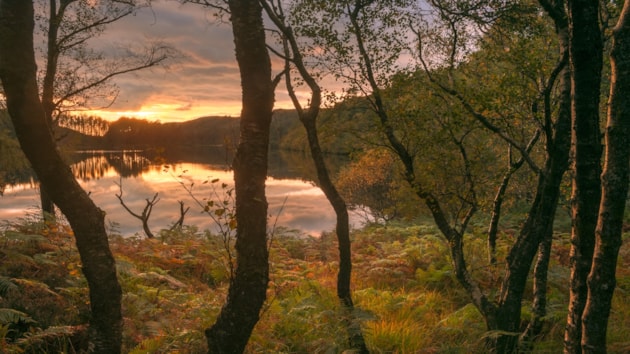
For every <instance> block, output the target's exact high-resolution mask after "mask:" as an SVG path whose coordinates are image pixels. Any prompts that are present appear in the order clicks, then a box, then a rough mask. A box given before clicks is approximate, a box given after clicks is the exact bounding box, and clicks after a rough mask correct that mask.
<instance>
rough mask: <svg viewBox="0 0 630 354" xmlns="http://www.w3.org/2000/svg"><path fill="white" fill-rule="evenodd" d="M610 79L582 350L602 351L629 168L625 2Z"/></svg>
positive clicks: (629, 23) (628, 6)
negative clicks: (593, 251)
mask: <svg viewBox="0 0 630 354" xmlns="http://www.w3.org/2000/svg"><path fill="white" fill-rule="evenodd" d="M610 59H611V64H612V76H611V87H610V101H609V103H610V104H609V105H608V123H607V127H606V157H605V160H604V161H605V165H604V173H603V175H602V201H601V205H600V213H599V220H598V224H597V230H596V233H595V234H596V237H597V241H596V242H597V243H596V246H595V255H594V257H593V265H592V268H591V273H590V274H589V277H588V300H587V302H586V306H585V308H584V314H583V316H582V352H583V353H605V352H606V329H607V327H608V316H609V314H610V306H611V301H612V296H613V292H614V290H615V285H616V280H615V271H616V267H617V256H618V254H619V247H620V246H621V233H622V226H623V214H624V210H625V207H626V196H627V194H628V173H629V171H628V168H629V166H630V164H629V163H630V101H629V100H628V97H630V1H626V2H625V4H624V7H623V11H622V14H621V17H620V19H619V22H618V23H617V26H616V27H615V29H614V31H613V49H612V52H611V54H610Z"/></svg>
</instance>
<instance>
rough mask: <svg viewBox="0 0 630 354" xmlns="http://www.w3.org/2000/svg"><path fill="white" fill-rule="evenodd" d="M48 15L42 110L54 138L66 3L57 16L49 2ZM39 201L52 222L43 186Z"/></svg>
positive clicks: (54, 5)
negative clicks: (57, 84)
mask: <svg viewBox="0 0 630 354" xmlns="http://www.w3.org/2000/svg"><path fill="white" fill-rule="evenodd" d="M48 4H49V9H48V10H49V11H50V13H49V15H48V34H47V41H48V42H47V47H46V72H45V74H44V79H43V80H42V95H41V100H42V107H43V108H44V114H45V116H46V125H47V126H48V128H49V129H50V131H51V133H52V134H53V138H54V129H53V117H52V116H53V112H54V110H55V103H54V89H55V76H56V75H57V63H58V61H59V47H58V46H57V37H58V34H59V24H60V20H59V19H60V16H61V17H63V13H64V12H65V9H66V7H67V6H68V3H62V4H61V8H60V9H59V15H58V13H57V1H56V0H49V1H48ZM39 200H40V202H41V207H42V215H43V217H44V220H48V219H50V220H54V218H55V203H54V202H53V201H52V199H51V198H50V196H49V195H48V192H47V191H46V187H45V186H44V185H40V186H39Z"/></svg>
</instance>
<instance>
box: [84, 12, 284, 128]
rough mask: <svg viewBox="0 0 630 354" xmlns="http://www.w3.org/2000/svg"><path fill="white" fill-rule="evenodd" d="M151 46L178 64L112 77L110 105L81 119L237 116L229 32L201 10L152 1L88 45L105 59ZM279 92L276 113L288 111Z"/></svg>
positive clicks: (238, 105)
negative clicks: (163, 47) (114, 93)
mask: <svg viewBox="0 0 630 354" xmlns="http://www.w3.org/2000/svg"><path fill="white" fill-rule="evenodd" d="M155 40H159V41H161V42H164V43H166V44H169V45H170V46H172V47H174V48H175V49H177V50H178V51H179V52H180V53H181V58H179V59H178V60H177V61H176V62H174V63H171V64H170V65H169V66H168V67H167V68H162V67H160V68H152V69H149V70H144V71H141V72H136V73H133V74H126V75H123V76H119V77H116V78H115V79H114V83H115V84H116V85H117V86H118V87H119V89H120V92H119V94H118V97H117V99H116V101H115V102H114V104H113V105H111V106H109V107H107V108H100V109H99V107H92V108H93V109H92V110H90V111H88V112H85V113H88V114H95V115H98V116H101V117H102V118H105V119H107V120H116V119H118V118H119V117H121V116H127V117H137V118H144V119H147V120H150V121H154V120H160V121H164V122H166V121H182V120H189V119H194V118H198V117H202V116H209V115H218V116H238V115H239V114H240V110H241V88H240V76H239V72H238V67H237V64H236V61H235V58H234V45H233V42H232V32H231V28H230V26H229V25H228V24H216V23H214V18H213V15H212V13H211V12H209V11H208V10H205V9H204V8H203V7H201V6H199V5H191V4H187V5H183V6H182V5H180V4H178V3H177V2H173V1H155V2H154V3H153V5H152V8H151V9H143V10H141V11H140V12H139V13H138V14H136V15H135V16H129V17H127V18H125V19H123V20H121V21H118V22H116V23H114V24H112V25H111V26H110V27H109V28H108V29H107V31H106V32H105V33H104V34H103V35H102V36H100V37H98V38H95V39H93V40H92V42H91V45H92V46H93V47H94V48H95V49H96V50H99V51H102V52H105V53H107V52H108V51H114V50H115V48H117V47H118V48H119V47H120V46H123V47H124V46H125V45H129V46H134V45H135V46H137V45H138V44H140V45H141V44H143V43H147V42H149V41H155ZM276 61H277V59H276ZM276 71H277V70H276ZM283 87H284V85H282V84H281V85H279V90H278V92H277V94H276V105H275V107H276V108H292V104H291V102H290V101H289V100H288V97H287V96H286V94H283V93H282V92H281V89H282V88H283Z"/></svg>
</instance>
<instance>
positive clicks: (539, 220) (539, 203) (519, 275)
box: [496, 1, 571, 353]
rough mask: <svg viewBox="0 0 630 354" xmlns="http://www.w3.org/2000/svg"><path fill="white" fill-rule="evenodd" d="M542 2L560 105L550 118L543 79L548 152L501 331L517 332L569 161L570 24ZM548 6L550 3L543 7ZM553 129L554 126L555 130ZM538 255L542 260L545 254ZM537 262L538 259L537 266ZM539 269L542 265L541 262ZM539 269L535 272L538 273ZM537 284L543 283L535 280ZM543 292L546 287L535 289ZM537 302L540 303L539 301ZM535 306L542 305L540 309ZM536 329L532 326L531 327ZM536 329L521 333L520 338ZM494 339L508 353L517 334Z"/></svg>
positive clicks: (511, 263) (509, 283) (513, 263)
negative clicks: (554, 44) (552, 35)
mask: <svg viewBox="0 0 630 354" xmlns="http://www.w3.org/2000/svg"><path fill="white" fill-rule="evenodd" d="M541 3H543V7H545V9H546V10H547V12H549V13H550V15H551V17H552V19H553V20H554V23H555V25H556V33H557V35H558V42H559V47H560V54H561V58H562V59H561V60H560V61H559V63H558V65H557V67H556V72H557V75H558V76H557V77H558V80H557V81H558V84H557V87H558V92H559V103H558V104H559V107H558V113H557V118H556V121H555V124H552V122H551V111H552V109H551V104H550V101H551V99H550V96H551V92H552V91H553V87H554V82H553V81H552V80H550V82H549V83H548V84H547V87H546V89H545V92H543V99H544V101H545V115H546V117H547V118H546V119H545V121H546V125H547V127H546V131H547V133H546V134H547V149H546V151H547V156H546V161H545V166H544V168H543V170H542V171H541V173H540V176H539V181H538V187H537V189H536V197H535V198H534V202H533V204H532V206H531V208H530V211H529V213H528V217H527V219H526V220H525V223H524V225H523V227H522V229H521V231H520V233H519V236H518V238H517V240H516V243H515V244H514V246H513V247H512V249H511V250H510V253H509V255H508V257H507V266H506V272H505V277H504V280H503V284H502V287H501V296H500V299H499V305H498V306H499V310H498V323H499V325H500V329H501V330H502V331H507V332H513V333H514V332H518V331H519V330H520V313H521V305H522V299H523V293H524V290H525V285H526V282H527V276H528V274H529V270H530V268H531V264H532V262H533V259H534V256H535V255H536V252H537V251H538V250H540V249H542V250H544V249H545V248H544V247H543V246H541V243H542V242H545V240H547V242H548V241H549V239H550V238H551V234H552V231H553V222H554V218H555V212H556V209H557V205H558V199H559V195H560V184H561V183H562V177H563V175H564V173H565V171H566V170H567V168H568V165H569V150H570V145H571V110H570V107H571V86H570V85H571V80H570V72H569V70H568V67H567V65H566V60H567V59H568V23H567V19H566V16H565V14H564V10H563V6H564V5H563V4H562V2H561V1H556V2H553V4H551V3H547V2H543V1H541ZM545 5H549V6H551V7H547V6H545ZM554 128H555V129H554ZM542 256H543V257H542V258H541V260H542V261H544V260H545V257H544V254H543V255H542ZM538 266H539V265H538V264H537V267H538ZM541 266H542V268H539V271H542V270H544V269H545V267H544V265H541ZM542 275H543V274H542V273H539V274H538V276H542ZM538 284H539V286H543V284H542V283H541V282H540V280H539V281H538ZM539 290H540V291H541V292H544V291H545V290H546V289H539ZM538 305H539V306H541V305H543V303H541V302H540V300H539V303H538ZM539 311H541V309H540V308H539ZM531 330H534V328H531ZM533 333H534V332H531V333H525V335H524V336H523V339H529V338H527V336H529V335H532V334H533ZM504 337H505V338H501V336H500V337H499V338H498V341H497V343H496V349H497V350H496V352H498V353H502V352H512V351H514V350H515V347H514V346H515V345H516V337H515V336H504Z"/></svg>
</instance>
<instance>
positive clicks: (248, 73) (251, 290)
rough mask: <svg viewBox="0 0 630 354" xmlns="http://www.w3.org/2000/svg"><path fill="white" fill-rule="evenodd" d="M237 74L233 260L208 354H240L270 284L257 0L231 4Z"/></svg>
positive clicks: (266, 91) (263, 67)
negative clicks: (240, 96) (239, 95)
mask: <svg viewBox="0 0 630 354" xmlns="http://www.w3.org/2000/svg"><path fill="white" fill-rule="evenodd" d="M229 7H230V13H231V21H232V30H233V33H234V43H235V47H236V59H237V61H238V65H239V69H240V72H241V85H242V88H243V108H242V112H241V123H240V124H241V125H240V131H241V137H240V142H239V146H238V149H237V152H236V156H235V158H234V182H235V192H236V221H237V225H238V226H237V230H236V245H235V247H236V257H237V265H236V270H235V273H234V278H233V279H232V281H231V282H230V289H229V291H228V297H227V302H226V304H225V305H224V306H223V309H222V310H221V313H220V314H219V317H218V318H217V321H216V323H215V324H214V325H213V326H212V327H210V328H208V329H207V330H206V338H207V341H208V351H209V353H230V354H232V353H242V352H243V350H244V349H245V346H246V345H247V341H248V340H249V337H250V335H251V333H252V330H253V328H254V326H255V325H256V323H257V322H258V319H259V314H260V309H261V308H262V305H263V303H264V302H265V298H266V291H267V283H268V281H269V261H268V257H269V255H268V250H267V200H266V197H265V179H266V177H267V157H268V156H267V155H268V147H269V125H270V123H271V112H272V109H273V102H274V96H273V90H274V88H273V85H272V80H271V62H270V60H269V54H268V53H267V47H266V45H265V31H264V27H263V23H262V11H261V6H260V4H259V3H258V1H251V0H230V1H229Z"/></svg>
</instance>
